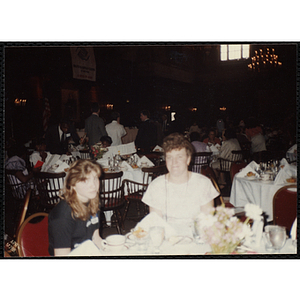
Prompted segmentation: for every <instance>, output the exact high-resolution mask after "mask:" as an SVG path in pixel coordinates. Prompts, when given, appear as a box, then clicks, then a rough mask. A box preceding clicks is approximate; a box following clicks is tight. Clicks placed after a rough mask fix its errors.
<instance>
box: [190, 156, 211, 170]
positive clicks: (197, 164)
mask: <svg viewBox="0 0 300 300" xmlns="http://www.w3.org/2000/svg"><path fill="white" fill-rule="evenodd" d="M211 160H212V152H196V153H193V155H192V159H191V164H190V170H191V171H192V172H196V173H201V168H202V166H209V164H210V162H211Z"/></svg>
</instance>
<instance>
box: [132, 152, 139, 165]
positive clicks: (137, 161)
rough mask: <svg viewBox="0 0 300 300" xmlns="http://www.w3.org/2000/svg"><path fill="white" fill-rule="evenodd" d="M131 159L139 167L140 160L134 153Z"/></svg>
mask: <svg viewBox="0 0 300 300" xmlns="http://www.w3.org/2000/svg"><path fill="white" fill-rule="evenodd" d="M132 157H133V158H134V160H135V161H136V164H137V165H139V162H140V160H141V158H140V157H139V156H138V155H137V154H136V153H135V154H133V155H132Z"/></svg>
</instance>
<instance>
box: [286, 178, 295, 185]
mask: <svg viewBox="0 0 300 300" xmlns="http://www.w3.org/2000/svg"><path fill="white" fill-rule="evenodd" d="M289 179H292V178H287V179H286V180H285V181H286V183H288V184H297V178H295V182H289V181H288V180H289Z"/></svg>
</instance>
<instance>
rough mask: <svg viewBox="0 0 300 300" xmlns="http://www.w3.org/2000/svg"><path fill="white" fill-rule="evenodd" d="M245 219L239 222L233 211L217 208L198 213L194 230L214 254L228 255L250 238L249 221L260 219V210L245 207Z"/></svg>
mask: <svg viewBox="0 0 300 300" xmlns="http://www.w3.org/2000/svg"><path fill="white" fill-rule="evenodd" d="M245 212H246V217H247V219H246V220H245V222H241V221H240V220H239V219H238V218H237V217H235V216H234V209H232V208H226V207H225V206H218V207H216V208H212V209H211V211H210V212H209V213H208V214H204V213H200V214H199V216H198V217H197V218H196V220H195V229H196V231H197V233H198V234H199V235H200V237H201V238H202V239H203V240H204V241H205V242H206V243H208V244H209V245H210V246H211V252H212V253H214V254H229V253H232V252H234V251H235V250H236V248H237V247H238V246H239V245H240V244H241V243H242V241H243V240H245V239H247V238H250V237H251V235H252V231H251V228H250V224H249V221H250V220H251V219H252V220H258V219H259V218H260V217H261V213H262V211H261V209H260V208H259V207H258V206H256V205H254V204H247V205H246V206H245Z"/></svg>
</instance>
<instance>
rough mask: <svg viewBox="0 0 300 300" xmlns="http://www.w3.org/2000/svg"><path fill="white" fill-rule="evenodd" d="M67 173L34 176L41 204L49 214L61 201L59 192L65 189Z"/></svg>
mask: <svg viewBox="0 0 300 300" xmlns="http://www.w3.org/2000/svg"><path fill="white" fill-rule="evenodd" d="M65 176H66V173H65V172H61V173H48V172H38V173H35V174H34V180H35V184H36V187H37V190H38V193H39V197H40V203H41V205H42V206H43V207H44V208H45V210H46V211H47V212H49V211H50V210H51V209H52V208H53V207H54V206H55V205H56V204H57V203H58V202H59V201H60V199H61V198H60V197H59V191H60V190H61V189H62V188H63V184H64V179H65Z"/></svg>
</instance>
